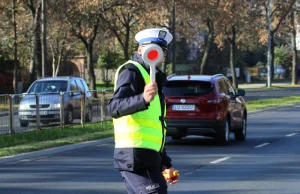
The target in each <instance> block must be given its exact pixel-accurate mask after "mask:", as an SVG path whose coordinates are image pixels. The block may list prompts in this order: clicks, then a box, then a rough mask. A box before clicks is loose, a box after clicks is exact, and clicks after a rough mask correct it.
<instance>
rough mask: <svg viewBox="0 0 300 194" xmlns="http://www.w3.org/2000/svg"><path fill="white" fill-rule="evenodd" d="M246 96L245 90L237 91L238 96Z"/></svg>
mask: <svg viewBox="0 0 300 194" xmlns="http://www.w3.org/2000/svg"><path fill="white" fill-rule="evenodd" d="M245 94H246V92H245V90H243V89H238V90H237V95H238V96H245Z"/></svg>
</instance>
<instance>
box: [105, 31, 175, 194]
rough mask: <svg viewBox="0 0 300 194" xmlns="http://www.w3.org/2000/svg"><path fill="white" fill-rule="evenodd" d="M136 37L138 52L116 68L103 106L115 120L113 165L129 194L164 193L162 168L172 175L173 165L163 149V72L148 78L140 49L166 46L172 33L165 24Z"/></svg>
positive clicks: (165, 47) (165, 189)
mask: <svg viewBox="0 0 300 194" xmlns="http://www.w3.org/2000/svg"><path fill="white" fill-rule="evenodd" d="M135 39H136V41H137V42H138V43H139V47H138V51H137V52H136V53H135V54H134V56H133V58H132V60H129V61H127V62H126V63H125V64H123V65H122V66H120V67H119V68H118V70H117V72H116V79H115V89H114V94H113V97H112V99H111V100H110V101H109V102H108V105H107V109H108V112H109V114H110V115H111V116H112V117H113V122H114V132H115V151H114V167H115V168H116V169H118V170H119V171H120V173H121V175H122V177H123V179H124V182H125V185H126V188H127V192H128V193H129V194H143V193H156V194H167V187H168V186H167V183H166V180H165V178H164V176H163V175H162V171H163V172H164V173H166V174H167V176H168V177H171V176H172V174H173V172H174V170H175V169H174V168H173V167H172V163H171V159H170V157H168V155H167V153H166V150H165V148H164V143H165V134H166V128H165V122H164V121H163V117H164V115H165V102H164V96H163V93H162V86H163V84H164V82H165V80H166V77H165V74H164V73H163V72H162V71H160V70H159V68H158V67H157V68H156V82H154V83H150V76H149V72H150V70H149V69H150V68H149V65H148V64H146V63H145V62H144V61H143V58H142V53H143V51H144V49H145V45H147V44H156V45H159V46H160V47H161V48H162V49H163V50H164V51H166V49H167V46H168V44H169V43H170V42H171V41H172V39H173V36H172V34H171V33H170V32H169V31H167V30H165V29H159V28H152V29H146V30H143V31H141V32H139V33H137V34H136V36H135ZM162 61H163V59H162ZM162 61H161V62H159V64H160V65H161V64H162ZM177 180H178V177H175V178H174V179H170V180H168V182H170V184H174V183H176V182H177Z"/></svg>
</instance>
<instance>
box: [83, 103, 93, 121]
mask: <svg viewBox="0 0 300 194" xmlns="http://www.w3.org/2000/svg"><path fill="white" fill-rule="evenodd" d="M92 120H93V109H92V106H88V108H87V112H86V114H85V122H92Z"/></svg>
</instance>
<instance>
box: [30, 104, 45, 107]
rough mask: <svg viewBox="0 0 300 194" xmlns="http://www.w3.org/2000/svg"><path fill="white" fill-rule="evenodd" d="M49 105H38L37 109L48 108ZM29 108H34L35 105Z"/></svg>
mask: <svg viewBox="0 0 300 194" xmlns="http://www.w3.org/2000/svg"><path fill="white" fill-rule="evenodd" d="M49 107H50V104H40V105H39V108H49ZM30 108H36V105H35V104H34V105H30Z"/></svg>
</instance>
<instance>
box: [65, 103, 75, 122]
mask: <svg viewBox="0 0 300 194" xmlns="http://www.w3.org/2000/svg"><path fill="white" fill-rule="evenodd" d="M73 119H74V118H73V109H72V108H71V107H69V108H67V110H66V111H65V124H72V123H73Z"/></svg>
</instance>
